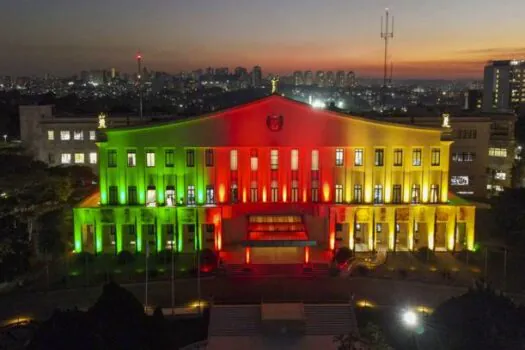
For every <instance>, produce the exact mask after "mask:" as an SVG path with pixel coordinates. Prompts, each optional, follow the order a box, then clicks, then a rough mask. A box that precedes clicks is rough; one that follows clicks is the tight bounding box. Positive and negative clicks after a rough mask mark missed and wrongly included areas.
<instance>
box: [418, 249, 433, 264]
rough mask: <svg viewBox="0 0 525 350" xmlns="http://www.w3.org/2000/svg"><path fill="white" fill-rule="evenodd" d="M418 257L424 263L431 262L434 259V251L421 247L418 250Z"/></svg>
mask: <svg viewBox="0 0 525 350" xmlns="http://www.w3.org/2000/svg"><path fill="white" fill-rule="evenodd" d="M416 257H417V258H418V259H419V260H422V261H427V260H431V259H432V258H434V251H433V250H431V249H429V248H428V247H421V248H419V249H418V250H417V252H416Z"/></svg>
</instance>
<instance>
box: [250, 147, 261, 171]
mask: <svg viewBox="0 0 525 350" xmlns="http://www.w3.org/2000/svg"><path fill="white" fill-rule="evenodd" d="M250 169H251V170H252V171H257V169H259V157H258V154H257V149H255V148H254V149H252V150H251V151H250Z"/></svg>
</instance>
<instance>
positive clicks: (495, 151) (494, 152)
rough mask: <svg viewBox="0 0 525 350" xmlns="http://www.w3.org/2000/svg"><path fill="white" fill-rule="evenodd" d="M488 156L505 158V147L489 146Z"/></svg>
mask: <svg viewBox="0 0 525 350" xmlns="http://www.w3.org/2000/svg"><path fill="white" fill-rule="evenodd" d="M489 156H491V157H500V158H507V149H506V148H497V147H490V148H489Z"/></svg>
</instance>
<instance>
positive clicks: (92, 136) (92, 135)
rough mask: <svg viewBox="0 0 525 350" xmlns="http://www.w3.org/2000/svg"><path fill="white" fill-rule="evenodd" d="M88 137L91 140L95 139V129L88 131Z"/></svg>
mask: <svg viewBox="0 0 525 350" xmlns="http://www.w3.org/2000/svg"><path fill="white" fill-rule="evenodd" d="M89 139H90V140H91V141H95V140H96V139H97V132H96V131H95V130H90V131H89Z"/></svg>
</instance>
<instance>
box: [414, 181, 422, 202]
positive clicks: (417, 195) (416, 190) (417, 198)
mask: <svg viewBox="0 0 525 350" xmlns="http://www.w3.org/2000/svg"><path fill="white" fill-rule="evenodd" d="M419 202H421V187H420V186H419V185H412V203H413V204H418V203H419Z"/></svg>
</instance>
